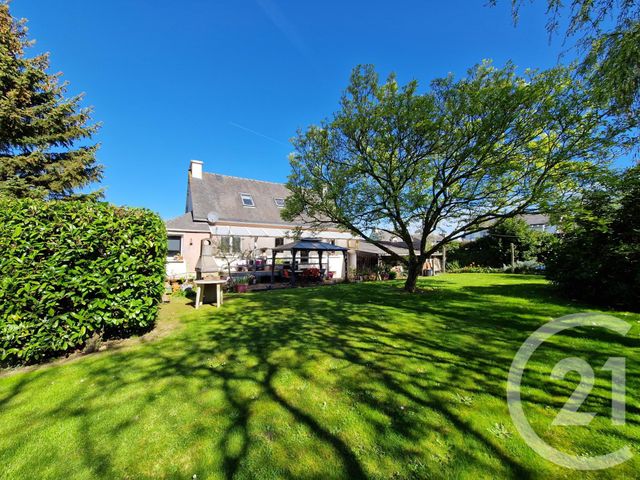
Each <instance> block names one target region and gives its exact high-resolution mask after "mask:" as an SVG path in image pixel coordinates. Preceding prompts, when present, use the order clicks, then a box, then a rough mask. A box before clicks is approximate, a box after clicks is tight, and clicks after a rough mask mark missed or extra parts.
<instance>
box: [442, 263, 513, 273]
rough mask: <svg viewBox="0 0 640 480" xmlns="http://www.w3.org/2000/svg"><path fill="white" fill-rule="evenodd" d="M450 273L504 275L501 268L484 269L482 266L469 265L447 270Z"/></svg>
mask: <svg viewBox="0 0 640 480" xmlns="http://www.w3.org/2000/svg"><path fill="white" fill-rule="evenodd" d="M447 272H448V273H502V269H501V268H494V267H483V266H480V265H467V266H466V267H461V268H455V269H451V268H447Z"/></svg>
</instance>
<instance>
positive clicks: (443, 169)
mask: <svg viewBox="0 0 640 480" xmlns="http://www.w3.org/2000/svg"><path fill="white" fill-rule="evenodd" d="M417 88H418V85H417V83H416V82H415V81H413V82H410V83H409V84H407V85H406V86H404V87H402V88H401V87H400V86H399V85H398V83H397V82H396V79H395V77H394V76H391V77H390V78H389V79H388V81H387V82H386V83H384V84H380V83H379V82H378V77H377V75H376V73H375V71H374V69H373V67H372V66H361V67H358V68H356V69H355V70H354V72H353V74H352V76H351V82H350V85H349V87H348V88H347V91H346V93H345V94H344V96H343V97H342V101H341V108H340V110H339V111H338V112H337V113H336V114H335V115H334V116H333V118H331V119H330V120H327V121H324V122H322V123H321V124H320V125H319V126H312V127H310V128H308V129H307V130H306V131H301V132H299V133H298V135H297V138H295V140H294V147H295V151H294V153H293V154H292V155H291V157H290V163H291V168H292V172H291V174H290V176H289V182H288V187H289V189H290V190H291V192H292V195H291V196H290V197H289V198H288V199H287V205H286V208H285V211H284V212H283V215H284V216H285V217H287V218H290V219H292V218H294V217H296V216H297V215H304V216H305V217H306V218H311V219H313V220H314V222H316V223H318V224H323V223H328V222H329V223H334V224H338V225H341V226H343V227H345V228H347V229H349V230H350V231H352V232H354V233H356V234H358V235H360V236H362V237H363V238H364V239H366V240H368V241H370V242H372V243H373V244H375V245H376V246H378V247H379V248H380V249H382V250H383V251H385V252H386V253H387V254H389V255H390V256H391V257H392V258H394V259H395V260H396V261H398V262H401V263H403V264H404V265H405V266H406V267H407V280H406V283H405V289H406V290H408V291H413V290H415V286H416V279H417V276H418V274H419V272H420V267H421V265H422V264H423V263H424V260H425V259H426V258H428V257H429V256H430V255H431V254H432V253H434V252H436V251H438V250H440V249H441V248H442V246H443V245H446V244H447V243H449V242H451V241H452V240H454V239H456V238H459V237H461V236H463V235H464V234H465V233H468V232H473V231H479V230H483V229H486V228H487V227H486V225H487V223H491V222H496V221H500V220H502V219H505V218H510V217H514V216H516V215H519V214H522V213H526V212H535V211H537V210H538V209H540V208H541V207H547V208H550V207H551V206H553V205H555V204H557V203H558V202H561V201H562V200H564V199H565V198H566V196H567V195H570V194H571V192H575V190H576V189H577V188H578V187H579V185H580V184H582V183H583V182H585V180H588V179H589V177H590V176H591V175H593V173H594V171H596V170H597V168H596V167H597V165H598V164H599V163H600V162H602V161H603V159H605V158H607V157H608V153H607V152H608V149H609V148H610V147H611V146H612V139H613V137H614V136H615V132H612V131H611V130H609V129H607V128H604V120H603V116H602V114H601V113H600V112H599V111H598V110H597V109H595V107H594V105H593V104H591V103H590V100H589V97H588V96H585V95H584V91H583V90H582V88H581V85H580V84H576V83H573V82H572V80H571V77H570V73H569V72H568V71H567V70H565V69H563V68H555V69H552V70H549V71H545V72H527V74H526V75H525V76H524V77H519V76H517V75H516V74H515V68H514V67H513V66H512V65H507V66H506V67H505V68H503V69H497V68H494V67H493V66H491V65H490V64H489V63H483V64H482V65H479V66H476V67H475V68H473V69H471V70H470V71H469V73H468V77H467V78H464V79H462V80H458V81H455V80H454V79H453V78H452V77H451V76H450V77H447V78H444V79H439V80H436V81H434V82H433V84H432V88H431V90H430V91H429V92H428V93H426V94H419V93H418V92H417ZM444 222H447V223H448V225H449V228H448V233H447V234H446V235H444V237H443V238H442V239H438V240H437V241H434V242H433V243H432V244H429V243H428V238H429V235H430V234H431V233H433V232H436V231H439V230H440V229H439V227H441V226H442V225H443V223H444ZM416 227H417V228H418V232H419V234H418V237H419V240H420V241H419V242H418V246H417V248H416V247H414V246H413V239H412V236H411V232H412V231H413V230H414V229H415V228H416ZM373 229H378V230H379V231H386V232H388V233H390V234H392V235H395V236H397V237H399V238H401V239H402V240H403V241H404V242H406V244H407V245H408V246H409V255H408V257H406V258H405V257H401V256H399V255H398V254H397V253H395V252H394V251H393V250H391V249H390V248H388V247H387V246H386V245H384V243H381V242H380V241H378V240H377V237H376V236H375V235H374V236H373V237H372V235H371V231H372V230H373Z"/></svg>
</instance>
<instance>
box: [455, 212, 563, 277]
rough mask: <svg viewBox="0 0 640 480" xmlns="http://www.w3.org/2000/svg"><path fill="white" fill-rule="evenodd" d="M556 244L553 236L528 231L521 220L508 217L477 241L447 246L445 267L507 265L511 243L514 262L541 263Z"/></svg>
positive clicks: (530, 229)
mask: <svg viewBox="0 0 640 480" xmlns="http://www.w3.org/2000/svg"><path fill="white" fill-rule="evenodd" d="M556 242H557V239H556V236H555V235H553V234H551V233H547V232H541V231H538V230H534V229H532V228H531V227H529V225H527V222H526V221H524V220H523V219H522V218H519V217H517V218H508V219H506V220H503V221H502V222H500V223H497V224H495V225H493V226H491V227H490V228H489V229H488V230H487V234H486V235H485V236H483V237H480V238H478V239H477V240H472V241H470V242H465V243H455V242H454V243H451V244H450V245H448V246H447V259H448V260H449V264H451V263H452V262H457V263H458V264H459V265H471V264H475V265H483V266H486V267H496V268H500V267H502V265H505V264H509V263H511V244H512V243H513V245H514V247H515V259H516V261H520V262H528V261H536V262H543V263H544V262H545V261H546V259H547V257H548V255H549V251H550V250H551V249H552V248H553V245H554V243H556Z"/></svg>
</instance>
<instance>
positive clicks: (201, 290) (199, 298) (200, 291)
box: [194, 280, 227, 308]
mask: <svg viewBox="0 0 640 480" xmlns="http://www.w3.org/2000/svg"><path fill="white" fill-rule="evenodd" d="M194 283H195V284H196V305H195V306H196V308H198V307H199V306H200V305H202V304H204V303H214V304H215V306H216V308H220V306H221V305H222V304H223V303H224V299H223V294H222V285H224V284H226V283H227V281H226V280H196V281H195V282H194ZM210 286H215V287H216V288H215V301H211V293H209V294H208V295H207V288H208V287H210ZM209 290H213V289H212V288H209Z"/></svg>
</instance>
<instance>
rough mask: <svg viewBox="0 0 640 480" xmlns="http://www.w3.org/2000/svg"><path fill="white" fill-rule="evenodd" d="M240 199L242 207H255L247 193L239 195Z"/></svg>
mask: <svg viewBox="0 0 640 480" xmlns="http://www.w3.org/2000/svg"><path fill="white" fill-rule="evenodd" d="M240 199H241V200H242V206H243V207H255V206H256V204H255V203H253V197H252V196H251V195H249V194H248V193H241V194H240Z"/></svg>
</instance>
